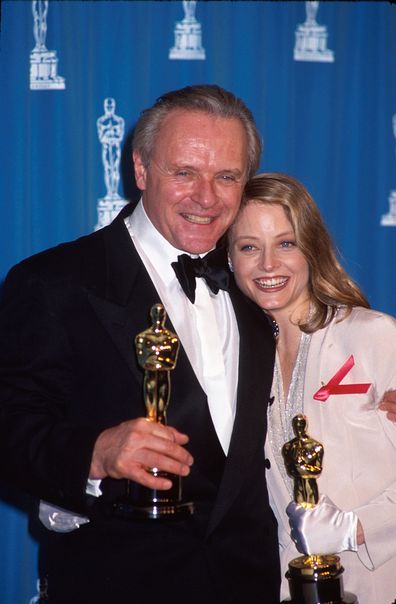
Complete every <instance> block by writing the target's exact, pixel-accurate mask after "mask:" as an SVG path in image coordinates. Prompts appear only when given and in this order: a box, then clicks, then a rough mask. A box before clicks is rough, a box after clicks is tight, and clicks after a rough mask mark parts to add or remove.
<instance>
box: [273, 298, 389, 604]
mask: <svg viewBox="0 0 396 604" xmlns="http://www.w3.org/2000/svg"><path fill="white" fill-rule="evenodd" d="M342 313H343V311H339V313H338V314H337V316H336V318H335V319H333V321H332V322H331V324H330V325H329V326H327V327H326V328H324V329H321V330H319V331H317V332H315V333H314V334H313V335H312V339H311V343H310V348H309V352H308V358H307V366H306V377H305V384H304V398H303V400H304V414H305V415H306V416H307V418H308V433H309V435H310V436H312V438H314V439H315V440H318V441H320V442H321V443H323V445H324V451H325V453H324V460H323V472H322V474H321V476H320V478H319V479H318V486H319V493H320V494H326V495H328V496H329V497H330V498H331V499H332V500H333V502H334V503H335V504H336V505H338V507H340V508H341V509H343V510H348V511H349V510H353V511H355V512H356V514H357V515H358V517H359V519H360V522H361V523H362V525H363V529H364V534H365V539H366V543H365V545H363V546H360V547H359V551H358V552H357V553H355V552H343V553H342V554H340V556H341V561H342V564H343V566H344V568H345V572H344V575H343V576H344V588H345V590H346V591H351V592H353V593H355V594H356V595H357V596H358V599H359V604H392V602H393V601H394V600H395V599H396V425H395V424H393V423H392V422H390V421H389V420H388V419H387V418H386V415H385V413H384V412H383V411H380V410H379V409H378V405H379V402H380V400H381V398H382V396H383V394H384V393H385V392H386V391H387V390H393V389H396V320H395V319H394V318H392V317H390V316H388V315H384V314H382V313H379V312H377V311H373V310H367V309H364V308H354V309H353V310H352V313H351V314H350V315H349V316H348V317H347V318H346V319H344V320H343V321H341V322H340V321H339V319H340V316H342ZM351 355H352V356H353V360H352V361H351V360H350V361H349V363H350V364H352V363H354V364H353V367H352V368H350V369H349V370H348V371H347V372H346V374H345V376H344V377H343V378H342V379H341V381H340V382H339V386H343V385H346V384H348V385H353V386H352V387H351V389H352V391H354V390H359V389H362V388H360V387H359V386H356V385H357V384H370V387H369V388H368V390H367V392H366V393H362V392H360V393H358V392H352V393H348V394H345V393H342V392H341V393H334V392H332V391H333V390H334V387H333V388H332V387H330V393H329V396H328V398H327V400H325V401H319V400H315V399H314V398H313V397H314V395H315V393H317V391H318V390H319V389H320V388H321V387H322V386H323V385H327V384H328V383H329V381H330V380H331V378H333V376H335V375H336V374H337V372H339V370H340V369H341V368H342V367H344V373H345V371H346V370H345V367H346V366H347V365H346V364H347V361H348V359H350V357H351ZM336 381H337V380H336ZM277 403H278V401H276V400H275V401H274V404H275V405H276V404H277ZM266 457H267V458H268V459H269V460H270V463H271V468H270V470H269V471H268V474H267V482H268V488H269V492H270V498H271V503H272V506H273V509H274V512H275V514H276V516H277V519H278V523H279V529H278V530H279V544H280V556H281V568H282V575H283V577H284V574H285V572H286V571H287V564H288V562H289V561H290V560H291V559H292V558H294V557H296V556H298V555H301V554H300V553H299V552H298V551H297V550H296V549H295V547H294V544H293V542H292V541H291V539H290V535H289V522H288V517H287V515H286V512H285V509H286V506H287V504H288V503H289V500H290V495H289V493H288V490H287V488H286V486H285V484H284V481H283V479H282V476H281V474H280V472H279V469H278V467H277V463H276V460H275V458H274V455H273V451H272V450H271V445H270V443H269V442H267V444H266ZM288 593H289V592H288V586H287V581H286V579H285V578H283V581H282V598H285V597H287V596H288Z"/></svg>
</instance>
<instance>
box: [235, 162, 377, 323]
mask: <svg viewBox="0 0 396 604" xmlns="http://www.w3.org/2000/svg"><path fill="white" fill-rule="evenodd" d="M250 203H259V204H270V205H279V206H281V207H282V208H283V209H284V210H285V212H286V215H287V217H288V219H289V220H290V223H291V224H292V226H293V229H294V233H295V237H296V243H297V245H298V247H299V249H300V250H301V251H302V253H303V254H304V256H305V258H306V260H307V262H308V265H309V275H310V277H309V288H310V301H311V311H310V314H309V317H308V319H307V320H306V321H305V322H303V323H300V324H299V327H300V329H301V330H302V331H305V332H307V333H311V332H313V331H316V330H317V329H321V328H322V327H325V326H326V325H327V324H328V323H330V321H331V320H332V319H333V317H334V315H335V313H336V311H337V308H338V307H339V306H345V307H346V313H345V315H343V316H347V315H348V314H349V313H350V311H351V309H352V307H353V306H363V307H365V308H369V303H368V300H367V298H366V296H365V295H364V294H363V292H362V291H361V290H360V288H359V287H358V286H357V284H356V283H355V282H354V281H353V280H352V279H351V278H350V277H349V276H348V274H347V273H346V272H345V270H344V269H343V268H342V266H341V264H340V263H339V261H338V258H337V253H336V251H335V248H334V244H333V242H332V239H331V236H330V234H329V232H328V230H327V228H326V226H325V224H324V222H323V219H322V216H321V214H320V211H319V209H318V207H317V205H316V204H315V202H314V200H313V199H312V197H311V196H310V194H309V193H308V191H307V190H306V188H305V187H304V186H303V185H302V184H301V183H300V182H298V181H297V180H295V179H294V178H292V177H291V176H287V175H286V174H281V173H277V172H273V173H263V174H257V175H256V176H254V177H253V178H251V179H250V180H249V182H248V183H247V184H246V187H245V191H244V196H243V199H242V203H241V210H242V209H243V208H244V207H245V206H246V205H247V204H250Z"/></svg>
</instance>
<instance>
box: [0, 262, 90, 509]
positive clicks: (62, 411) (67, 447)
mask: <svg viewBox="0 0 396 604" xmlns="http://www.w3.org/2000/svg"><path fill="white" fill-rule="evenodd" d="M57 289H60V288H58V287H57V284H56V283H54V282H49V281H47V280H46V279H45V278H42V277H41V276H39V275H37V274H36V273H35V272H34V271H32V270H31V267H30V265H29V263H26V262H25V263H21V264H20V265H18V266H17V267H14V269H12V270H11V271H10V273H9V275H8V276H7V279H6V281H5V284H4V290H3V295H2V302H1V307H0V459H1V462H2V470H1V476H2V479H4V480H5V481H7V482H9V483H12V484H13V485H16V486H17V487H18V488H20V489H22V490H24V491H27V492H29V493H30V494H33V495H35V496H38V497H40V498H41V499H45V500H47V501H49V502H52V503H55V504H57V505H59V506H62V507H65V508H67V509H73V510H76V511H77V512H79V511H80V512H83V511H84V509H85V503H86V496H85V487H86V481H87V476H88V472H89V467H90V460H91V454H92V449H93V446H94V443H95V440H96V438H97V436H98V432H97V431H95V430H93V429H92V428H90V427H88V426H84V425H82V424H80V423H79V422H78V421H77V422H76V421H75V420H73V421H72V420H71V419H70V417H69V415H68V404H69V401H70V398H71V397H73V395H74V394H73V372H72V361H71V351H70V345H69V342H68V338H67V330H66V328H65V324H64V321H62V316H61V315H62V313H61V312H60V304H59V300H60V297H59V295H58V294H57V293H56V292H57Z"/></svg>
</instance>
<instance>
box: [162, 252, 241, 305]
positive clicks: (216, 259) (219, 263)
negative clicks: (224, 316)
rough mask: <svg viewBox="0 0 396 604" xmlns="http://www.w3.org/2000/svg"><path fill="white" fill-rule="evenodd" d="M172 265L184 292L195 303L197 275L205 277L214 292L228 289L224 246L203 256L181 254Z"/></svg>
mask: <svg viewBox="0 0 396 604" xmlns="http://www.w3.org/2000/svg"><path fill="white" fill-rule="evenodd" d="M172 267H173V269H174V271H175V273H176V277H177V278H178V279H179V282H180V285H181V286H182V288H183V291H184V293H185V294H186V296H187V298H188V299H189V300H190V301H191V302H192V303H193V304H194V302H195V287H196V283H195V278H196V277H203V278H204V279H205V281H206V283H207V284H208V286H209V287H210V289H211V290H212V292H213V293H214V294H217V293H218V291H219V289H225V290H227V289H228V282H229V272H228V269H227V255H226V251H225V249H224V248H219V249H215V250H213V251H212V252H209V253H208V254H206V256H204V257H203V258H191V256H188V254H181V255H180V256H178V257H177V262H172Z"/></svg>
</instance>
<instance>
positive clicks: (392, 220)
mask: <svg viewBox="0 0 396 604" xmlns="http://www.w3.org/2000/svg"><path fill="white" fill-rule="evenodd" d="M392 124H393V135H394V137H395V139H396V113H395V115H394V116H393V118H392ZM388 202H389V212H388V213H387V214H383V215H382V217H381V224H382V226H396V190H395V189H394V190H393V191H391V192H390V193H389V197H388Z"/></svg>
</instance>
